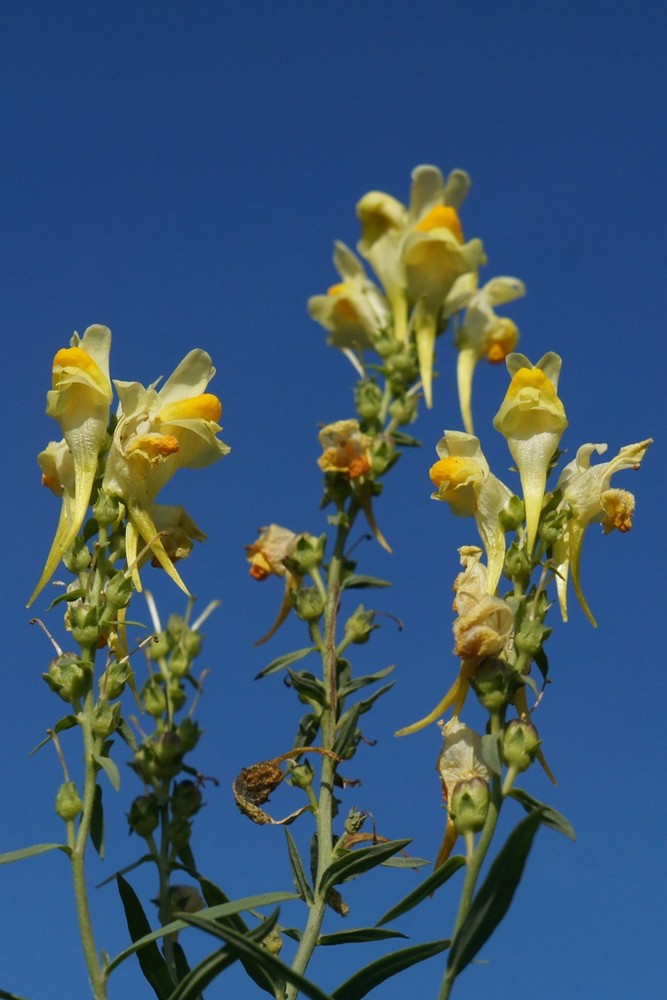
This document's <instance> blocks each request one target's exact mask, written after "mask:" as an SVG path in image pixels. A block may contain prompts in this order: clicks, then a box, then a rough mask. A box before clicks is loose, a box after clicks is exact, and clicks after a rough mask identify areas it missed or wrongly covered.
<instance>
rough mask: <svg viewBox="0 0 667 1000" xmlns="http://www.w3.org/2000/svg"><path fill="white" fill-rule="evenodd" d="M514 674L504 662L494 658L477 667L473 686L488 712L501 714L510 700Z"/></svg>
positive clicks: (488, 658)
mask: <svg viewBox="0 0 667 1000" xmlns="http://www.w3.org/2000/svg"><path fill="white" fill-rule="evenodd" d="M511 682H512V674H511V671H510V669H509V667H508V666H507V664H506V663H505V661H504V660H501V659H498V658H496V657H493V656H487V657H486V659H484V660H482V662H481V663H480V664H479V666H478V667H477V670H476V671H475V674H474V677H472V679H471V684H472V687H473V690H474V692H475V694H476V695H477V697H478V699H479V702H480V704H481V705H482V706H483V707H484V708H485V709H486V710H487V711H488V712H499V711H500V709H501V708H502V707H503V706H504V705H507V703H508V702H509V698H510V688H511Z"/></svg>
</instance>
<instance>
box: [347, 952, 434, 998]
mask: <svg viewBox="0 0 667 1000" xmlns="http://www.w3.org/2000/svg"><path fill="white" fill-rule="evenodd" d="M448 947H449V941H427V942H426V943H425V944H414V945H411V946H410V947H409V948H402V949H401V950H400V951H392V952H390V953H389V954H388V955H383V956H382V958H378V959H376V961H375V962H371V963H370V964H369V965H366V966H364V968H363V969H360V970H359V972H355V974H354V975H353V976H351V977H350V978H349V979H347V980H346V981H345V982H344V983H343V984H342V985H341V986H339V987H338V988H337V989H335V990H334V991H333V993H332V994H331V998H332V1000H362V997H365V996H368V994H369V993H370V992H371V990H374V989H375V988H376V987H377V986H380V984H381V983H384V982H385V981H386V980H387V979H391V977H392V976H396V975H397V974H398V973H399V972H403V971H404V970H405V969H409V968H410V967H411V966H412V965H416V964H417V963H418V962H423V961H424V960H425V959H427V958H433V956H434V955H439V954H440V953H441V952H443V951H444V950H445V949H446V948H448Z"/></svg>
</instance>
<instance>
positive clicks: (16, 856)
mask: <svg viewBox="0 0 667 1000" xmlns="http://www.w3.org/2000/svg"><path fill="white" fill-rule="evenodd" d="M47 851H63V852H64V853H65V854H67V855H69V854H71V851H70V849H69V847H68V846H67V844H33V845H32V847H22V848H21V849H20V850H18V851H8V852H7V853H6V854H0V865H11V863H12V862H13V861H23V860H24V858H34V857H36V856H37V855H38V854H46V852H47Z"/></svg>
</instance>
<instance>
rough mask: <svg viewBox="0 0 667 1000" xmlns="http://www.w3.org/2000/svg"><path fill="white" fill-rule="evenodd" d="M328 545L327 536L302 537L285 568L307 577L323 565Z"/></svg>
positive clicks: (287, 560)
mask: <svg viewBox="0 0 667 1000" xmlns="http://www.w3.org/2000/svg"><path fill="white" fill-rule="evenodd" d="M334 475H335V476H337V475H338V474H337V473H334ZM339 478H340V477H339ZM327 479H328V475H327ZM326 543H327V536H326V535H320V536H319V538H315V536H314V535H307V534H304V535H300V536H299V539H298V541H297V543H296V545H295V546H294V551H293V552H292V555H291V556H289V557H288V558H286V559H285V560H284V564H285V566H286V567H287V569H290V570H291V571H292V572H293V573H295V574H296V575H297V576H307V575H308V574H309V573H310V572H312V570H314V569H318V568H319V567H320V566H321V565H322V561H323V559H324V546H325V545H326Z"/></svg>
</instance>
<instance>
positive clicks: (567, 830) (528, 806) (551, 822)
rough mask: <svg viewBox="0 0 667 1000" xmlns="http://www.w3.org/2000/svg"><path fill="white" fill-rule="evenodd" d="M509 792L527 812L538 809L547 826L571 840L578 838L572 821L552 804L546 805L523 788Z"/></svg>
mask: <svg viewBox="0 0 667 1000" xmlns="http://www.w3.org/2000/svg"><path fill="white" fill-rule="evenodd" d="M509 794H510V795H511V796H512V798H513V799H516V801H517V802H519V803H520V804H521V805H522V806H523V808H524V809H525V810H526V812H531V811H532V810H533V809H538V810H539V811H540V813H541V816H542V822H543V823H544V825H545V826H548V827H550V828H551V829H552V830H556V831H557V832H558V833H562V834H564V835H565V836H566V837H569V838H570V840H576V839H577V838H576V835H575V832H574V830H573V828H572V826H571V824H570V822H569V821H568V820H567V819H566V818H565V816H563V814H562V813H559V812H558V811H557V810H556V809H552V808H551V806H546V805H544V803H543V802H538V800H537V799H536V798H534V797H533V796H532V795H529V794H528V792H525V791H524V790H523V788H512V789H511V791H510V793H509Z"/></svg>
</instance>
